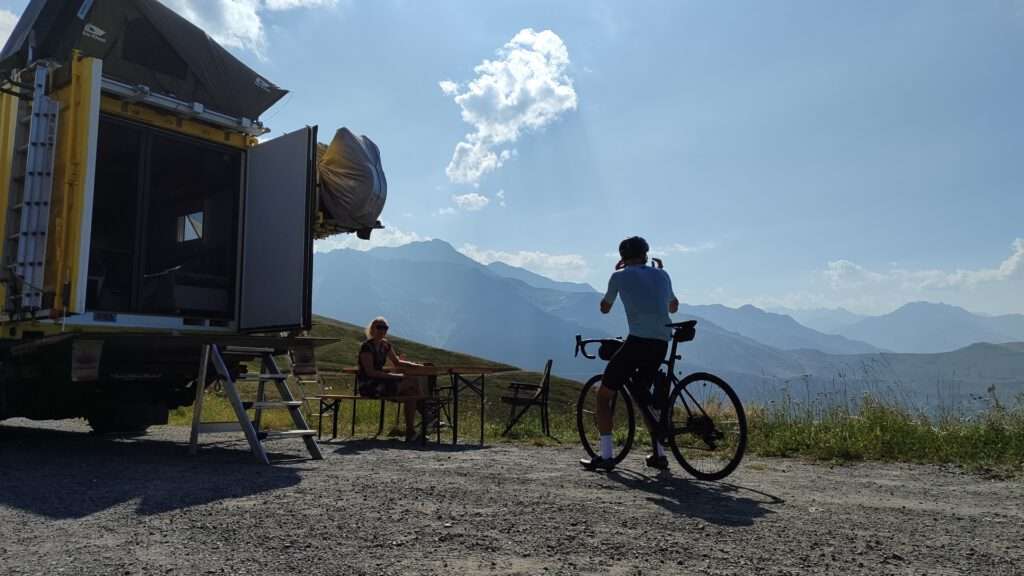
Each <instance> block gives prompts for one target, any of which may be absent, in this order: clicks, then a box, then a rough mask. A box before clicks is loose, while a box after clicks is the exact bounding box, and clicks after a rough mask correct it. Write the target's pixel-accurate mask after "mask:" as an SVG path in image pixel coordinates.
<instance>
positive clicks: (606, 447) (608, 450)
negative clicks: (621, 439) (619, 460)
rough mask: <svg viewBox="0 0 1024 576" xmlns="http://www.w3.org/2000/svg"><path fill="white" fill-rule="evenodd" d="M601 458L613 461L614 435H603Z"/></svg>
mask: <svg viewBox="0 0 1024 576" xmlns="http://www.w3.org/2000/svg"><path fill="white" fill-rule="evenodd" d="M601 458H604V459H605V460H611V459H612V435H611V434H601Z"/></svg>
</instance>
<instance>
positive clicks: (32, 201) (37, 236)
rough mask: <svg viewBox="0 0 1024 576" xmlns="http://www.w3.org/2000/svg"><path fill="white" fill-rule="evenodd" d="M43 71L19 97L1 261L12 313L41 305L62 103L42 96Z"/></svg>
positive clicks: (39, 70)
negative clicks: (28, 91) (2, 257)
mask: <svg viewBox="0 0 1024 576" xmlns="http://www.w3.org/2000/svg"><path fill="white" fill-rule="evenodd" d="M47 74H48V71H47V69H46V67H45V66H37V67H36V69H35V73H34V77H33V81H32V92H31V95H32V99H31V100H29V99H28V98H27V97H22V98H20V99H19V101H18V110H17V125H16V126H15V131H14V150H13V153H14V157H13V159H12V165H11V182H10V187H9V189H8V198H7V206H8V209H7V215H6V218H7V220H6V227H5V230H6V235H7V238H6V240H5V242H4V262H3V264H4V267H5V270H6V272H7V274H6V276H5V280H6V281H7V283H8V289H7V294H8V296H7V302H5V303H4V305H5V310H7V311H9V312H15V313H17V312H18V311H28V312H30V313H32V314H34V313H35V312H36V311H38V310H40V309H41V308H42V307H43V271H44V269H45V266H46V236H47V234H48V233H49V223H50V197H51V192H52V190H53V161H54V155H55V153H56V144H57V117H58V114H59V112H60V103H59V102H57V101H56V100H53V99H51V98H49V97H48V96H47V95H46V83H47ZM26 96H27V95H26ZM15 315H17V314H15Z"/></svg>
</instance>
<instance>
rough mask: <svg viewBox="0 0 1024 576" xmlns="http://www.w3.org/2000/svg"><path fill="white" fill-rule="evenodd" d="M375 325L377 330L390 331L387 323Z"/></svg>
mask: <svg viewBox="0 0 1024 576" xmlns="http://www.w3.org/2000/svg"><path fill="white" fill-rule="evenodd" d="M373 327H374V328H376V329H377V330H381V331H383V332H387V331H388V325H387V324H374V325H373Z"/></svg>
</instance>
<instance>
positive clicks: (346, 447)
mask: <svg viewBox="0 0 1024 576" xmlns="http://www.w3.org/2000/svg"><path fill="white" fill-rule="evenodd" d="M320 446H321V447H323V448H326V447H328V446H331V447H336V448H335V450H334V453H335V454H338V455H341V456H344V455H348V454H360V453H363V452H373V451H376V450H402V451H409V452H442V453H445V452H452V453H454V452H475V451H477V450H487V449H488V448H490V446H480V445H479V444H457V445H452V444H447V443H444V442H442V443H440V444H437V443H434V442H429V443H427V445H426V446H422V445H420V444H419V443H418V442H403V441H401V440H378V439H373V438H357V439H353V440H335V441H332V442H326V441H321V442H320Z"/></svg>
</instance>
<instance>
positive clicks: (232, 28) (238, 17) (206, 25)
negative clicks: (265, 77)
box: [160, 0, 337, 57]
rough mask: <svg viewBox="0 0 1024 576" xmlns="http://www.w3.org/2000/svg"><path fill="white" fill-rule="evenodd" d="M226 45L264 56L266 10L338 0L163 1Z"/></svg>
mask: <svg viewBox="0 0 1024 576" xmlns="http://www.w3.org/2000/svg"><path fill="white" fill-rule="evenodd" d="M160 1H161V2H162V3H164V4H165V5H166V6H167V7H168V8H170V9H172V10H174V11H175V12H177V13H178V14H181V15H182V16H183V17H185V18H186V19H187V20H189V21H190V22H192V23H193V24H195V25H196V26H199V27H200V28H202V29H203V30H205V31H206V33H207V34H209V35H210V36H211V37H213V39H214V40H216V41H217V42H219V43H221V44H222V45H224V46H228V47H231V48H241V49H243V50H250V51H252V52H253V53H255V54H256V55H258V56H260V57H262V56H263V53H264V50H265V48H266V44H267V40H266V35H265V33H264V26H263V18H262V15H261V13H262V12H263V11H265V10H291V9H294V8H307V7H308V8H312V7H329V6H334V5H335V4H337V0H160Z"/></svg>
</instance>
